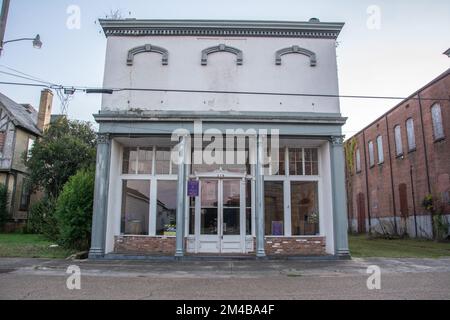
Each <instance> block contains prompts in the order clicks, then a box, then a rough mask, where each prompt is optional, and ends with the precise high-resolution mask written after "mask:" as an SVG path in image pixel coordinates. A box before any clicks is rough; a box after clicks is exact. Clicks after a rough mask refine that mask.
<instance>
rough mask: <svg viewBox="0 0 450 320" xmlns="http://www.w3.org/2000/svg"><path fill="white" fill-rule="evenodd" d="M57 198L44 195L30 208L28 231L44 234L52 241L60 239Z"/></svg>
mask: <svg viewBox="0 0 450 320" xmlns="http://www.w3.org/2000/svg"><path fill="white" fill-rule="evenodd" d="M55 208H56V200H55V199H53V198H51V197H44V198H43V199H42V200H40V201H39V202H37V203H35V204H34V205H33V206H31V208H30V213H29V217H28V225H27V232H28V233H34V234H42V235H43V236H44V237H45V238H47V239H48V240H51V241H56V240H58V234H59V231H58V225H57V221H56V218H55Z"/></svg>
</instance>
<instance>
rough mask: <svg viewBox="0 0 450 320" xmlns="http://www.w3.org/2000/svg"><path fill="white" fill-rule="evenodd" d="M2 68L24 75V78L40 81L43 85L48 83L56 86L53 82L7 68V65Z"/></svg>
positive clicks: (1, 65)
mask: <svg viewBox="0 0 450 320" xmlns="http://www.w3.org/2000/svg"><path fill="white" fill-rule="evenodd" d="M0 67H2V68H5V69H8V70H10V71H13V72H15V73H18V74H20V75H22V76H25V77H28V78H31V79H33V80H34V81H39V82H42V83H47V84H52V85H54V83H51V82H49V81H46V80H44V79H41V78H38V77H35V76H33V75H31V74H28V73H25V72H22V71H20V70H17V69H15V68H12V67H9V66H7V65H4V64H0Z"/></svg>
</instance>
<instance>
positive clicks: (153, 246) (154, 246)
mask: <svg viewBox="0 0 450 320" xmlns="http://www.w3.org/2000/svg"><path fill="white" fill-rule="evenodd" d="M175 250H176V238H175V237H133V236H118V237H115V245H114V252H115V253H121V254H133V253H134V254H149V255H152V254H156V255H159V254H160V255H174V254H175Z"/></svg>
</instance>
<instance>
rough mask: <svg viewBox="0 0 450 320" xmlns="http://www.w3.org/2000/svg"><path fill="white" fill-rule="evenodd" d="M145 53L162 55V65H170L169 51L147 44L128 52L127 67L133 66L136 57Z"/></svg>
mask: <svg viewBox="0 0 450 320" xmlns="http://www.w3.org/2000/svg"><path fill="white" fill-rule="evenodd" d="M145 52H155V53H159V54H160V55H162V65H163V66H167V65H168V64H169V51H167V50H166V49H164V48H161V47H157V46H153V45H151V44H146V45H143V46H140V47H136V48H133V49H131V50H130V51H128V58H127V65H128V66H132V65H133V62H134V56H135V55H138V54H141V53H145Z"/></svg>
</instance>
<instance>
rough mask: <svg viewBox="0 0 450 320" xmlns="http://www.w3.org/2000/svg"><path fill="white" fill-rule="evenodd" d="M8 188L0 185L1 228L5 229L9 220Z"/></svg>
mask: <svg viewBox="0 0 450 320" xmlns="http://www.w3.org/2000/svg"><path fill="white" fill-rule="evenodd" d="M8 195H9V193H8V188H7V187H6V186H5V185H4V184H0V228H3V226H4V225H5V222H6V221H7V220H8V216H9V212H8Z"/></svg>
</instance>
